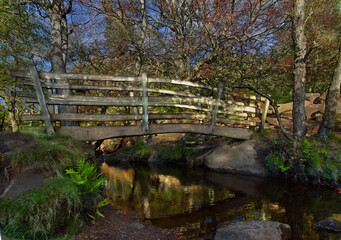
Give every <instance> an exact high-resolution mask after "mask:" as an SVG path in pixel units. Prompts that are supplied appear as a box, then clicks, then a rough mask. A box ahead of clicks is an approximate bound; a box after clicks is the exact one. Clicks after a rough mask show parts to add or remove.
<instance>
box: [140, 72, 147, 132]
mask: <svg viewBox="0 0 341 240" xmlns="http://www.w3.org/2000/svg"><path fill="white" fill-rule="evenodd" d="M141 81H142V108H143V124H142V125H143V132H144V133H145V134H147V133H148V132H149V120H148V91H147V88H148V78H147V74H146V73H142V75H141Z"/></svg>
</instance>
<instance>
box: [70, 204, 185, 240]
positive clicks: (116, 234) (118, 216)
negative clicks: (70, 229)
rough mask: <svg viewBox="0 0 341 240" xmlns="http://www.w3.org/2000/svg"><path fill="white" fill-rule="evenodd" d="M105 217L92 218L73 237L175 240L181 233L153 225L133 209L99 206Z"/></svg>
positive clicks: (101, 239)
mask: <svg viewBox="0 0 341 240" xmlns="http://www.w3.org/2000/svg"><path fill="white" fill-rule="evenodd" d="M101 211H102V212H103V213H104V215H105V218H96V219H95V220H92V221H91V223H90V225H88V226H87V227H86V229H85V230H84V231H83V232H82V233H80V234H77V235H76V236H75V239H79V240H81V239H97V240H112V239H115V240H126V239H129V240H141V239H148V240H161V239H164V240H166V239H167V240H177V239H182V237H181V235H180V234H179V233H177V232H175V231H173V230H169V229H161V228H158V227H155V226H153V225H152V224H151V222H149V221H146V220H141V219H140V218H138V217H136V213H137V212H135V211H131V212H128V213H123V212H122V211H121V210H119V209H115V208H113V207H112V206H111V205H107V206H104V207H103V208H101Z"/></svg>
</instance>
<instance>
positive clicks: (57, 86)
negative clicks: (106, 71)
mask: <svg viewBox="0 0 341 240" xmlns="http://www.w3.org/2000/svg"><path fill="white" fill-rule="evenodd" d="M23 83H24V84H25V85H29V86H33V82H32V81H31V80H23ZM41 85H42V87H45V88H54V89H71V90H102V91H134V92H141V91H142V89H141V88H139V87H132V86H94V85H74V84H71V85H68V84H65V83H46V82H45V83H44V82H43V83H42V84H41ZM68 86H69V87H68ZM148 92H153V93H163V94H167V95H175V96H183V97H192V98H199V97H198V96H197V95H195V94H192V93H187V92H181V91H180V92H177V91H172V90H166V89H154V88H148ZM229 93H230V95H234V96H239V97H244V98H247V99H248V100H250V99H249V97H250V98H252V99H256V96H248V95H246V94H239V93H233V92H229ZM200 97H202V98H205V97H204V96H200ZM206 98H207V97H206ZM213 101H214V100H213ZM224 102H225V103H227V104H235V105H240V106H250V107H257V106H256V104H254V103H250V102H248V103H247V105H245V102H237V101H231V100H224Z"/></svg>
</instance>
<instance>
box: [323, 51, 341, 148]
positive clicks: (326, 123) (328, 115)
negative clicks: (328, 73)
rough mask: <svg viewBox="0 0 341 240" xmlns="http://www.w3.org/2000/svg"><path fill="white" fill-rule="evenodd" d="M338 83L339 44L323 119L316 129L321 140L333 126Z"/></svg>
mask: <svg viewBox="0 0 341 240" xmlns="http://www.w3.org/2000/svg"><path fill="white" fill-rule="evenodd" d="M340 84H341V45H340V48H339V59H338V61H337V65H336V68H335V70H334V75H333V79H332V81H331V83H330V86H329V89H328V94H327V98H326V108H325V112H324V115H323V121H322V124H321V126H320V129H319V131H318V136H319V138H320V139H321V140H322V141H326V140H327V138H328V136H329V134H330V132H331V131H332V130H333V128H334V124H335V119H336V108H337V98H338V95H339V93H340Z"/></svg>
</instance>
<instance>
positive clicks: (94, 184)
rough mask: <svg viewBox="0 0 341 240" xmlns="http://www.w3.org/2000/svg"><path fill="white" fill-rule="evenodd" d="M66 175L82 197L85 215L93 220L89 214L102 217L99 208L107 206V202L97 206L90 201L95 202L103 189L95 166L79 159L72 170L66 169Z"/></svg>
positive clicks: (100, 176)
mask: <svg viewBox="0 0 341 240" xmlns="http://www.w3.org/2000/svg"><path fill="white" fill-rule="evenodd" d="M66 174H67V175H69V176H70V177H71V180H72V182H74V183H75V184H76V185H77V187H78V188H79V191H80V192H81V193H82V194H83V195H84V197H83V207H84V209H85V211H86V214H87V215H88V216H89V217H91V218H94V217H93V216H92V214H91V213H92V212H96V214H97V215H98V216H101V217H104V216H103V214H102V213H101V212H100V211H99V208H101V207H103V206H105V205H107V204H108V202H107V200H106V199H103V200H101V201H99V202H98V203H97V205H96V203H95V204H94V202H93V201H92V200H95V201H97V199H96V195H98V194H99V193H100V192H101V191H102V189H103V187H102V182H103V179H102V173H98V168H97V166H96V165H94V164H90V163H88V162H86V160H85V158H79V159H78V162H77V163H76V166H75V167H74V168H73V169H67V170H66ZM94 205H95V206H94Z"/></svg>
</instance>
